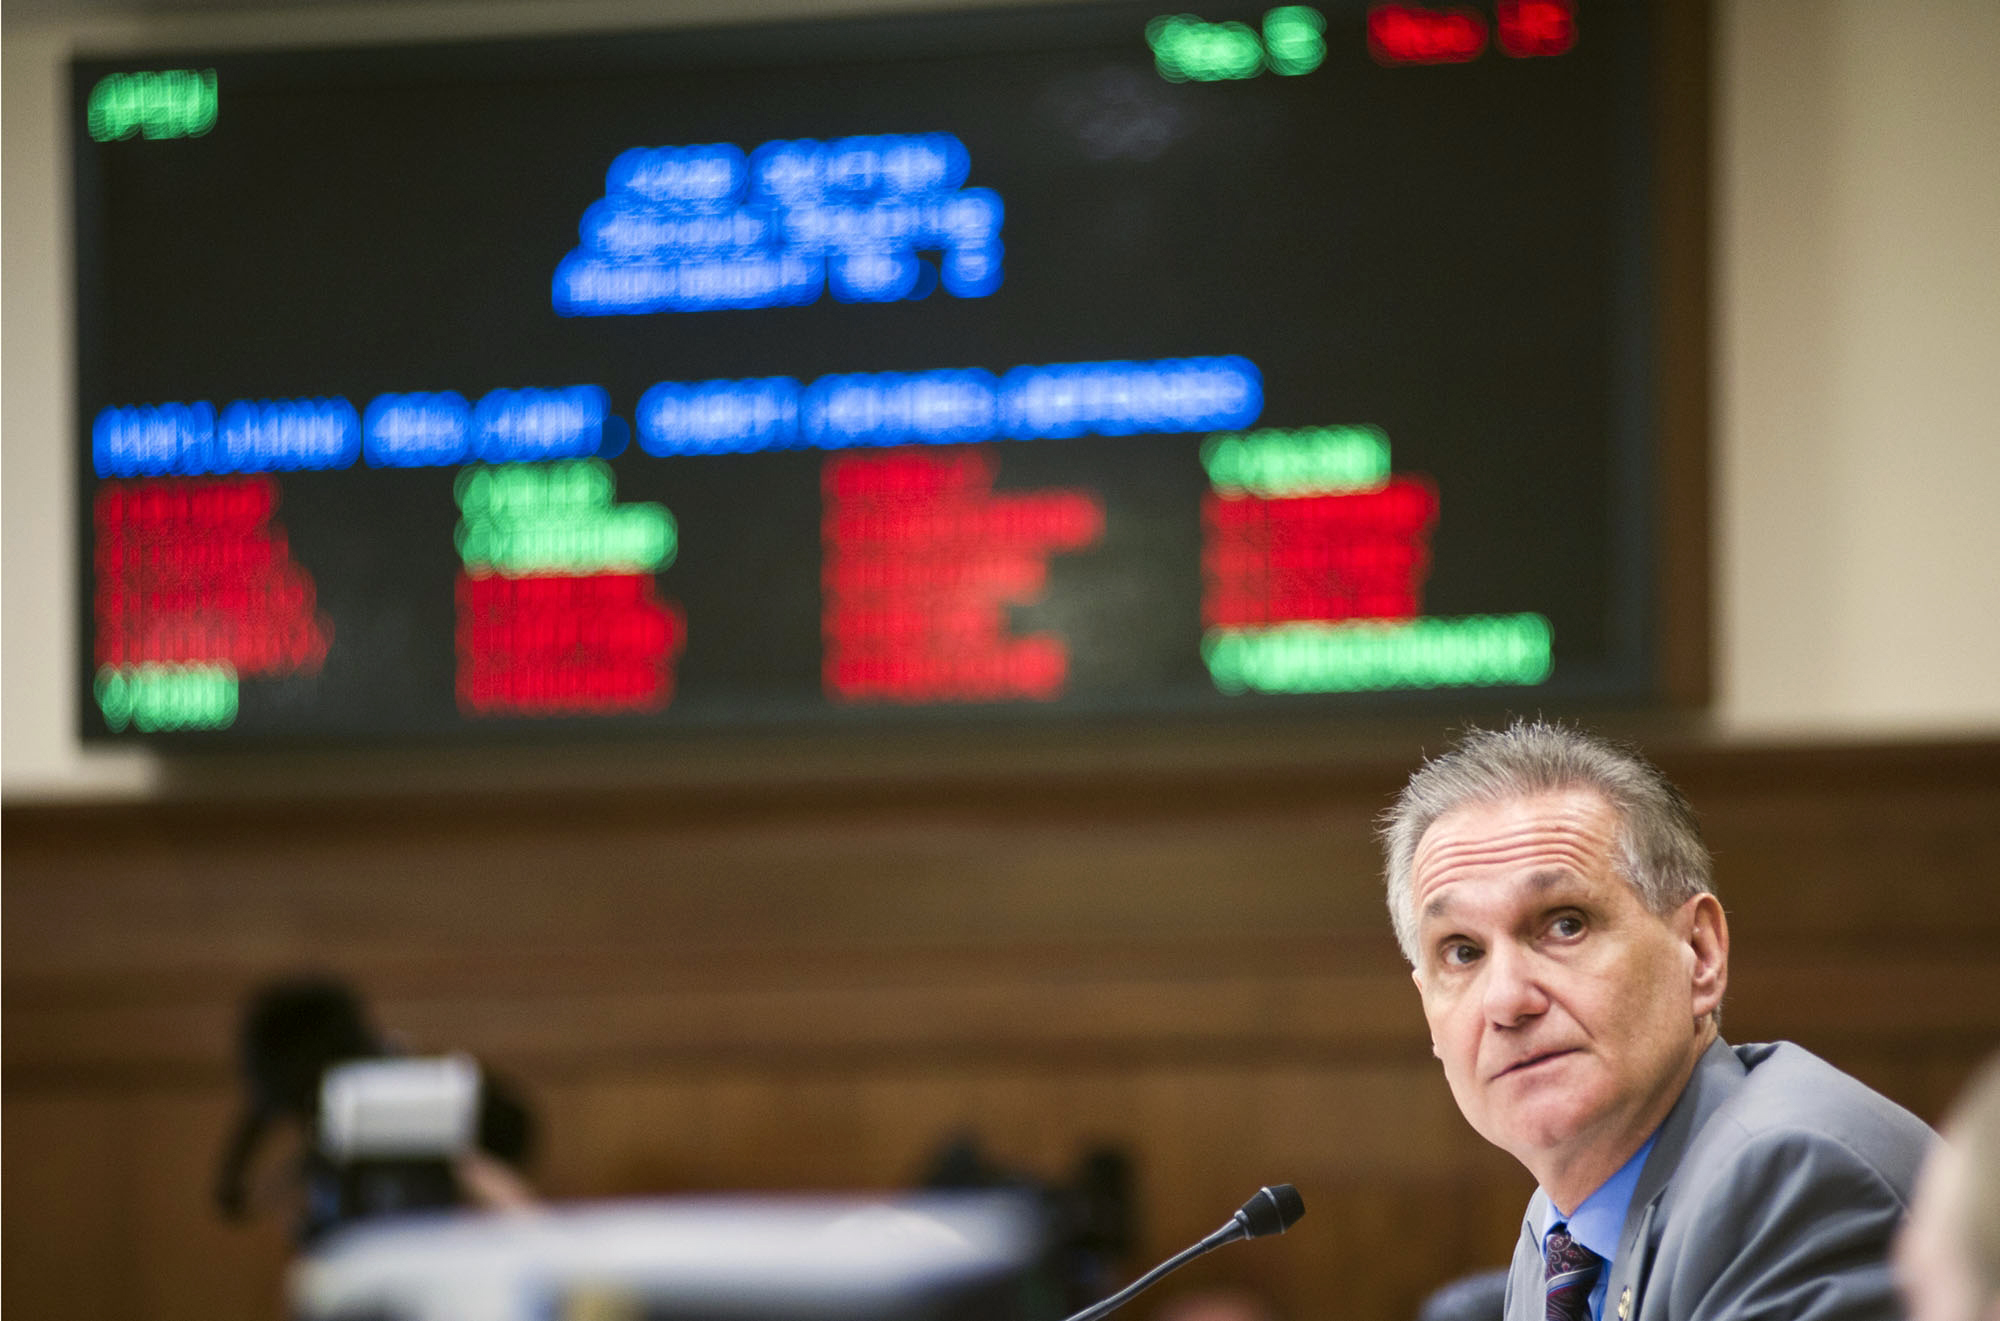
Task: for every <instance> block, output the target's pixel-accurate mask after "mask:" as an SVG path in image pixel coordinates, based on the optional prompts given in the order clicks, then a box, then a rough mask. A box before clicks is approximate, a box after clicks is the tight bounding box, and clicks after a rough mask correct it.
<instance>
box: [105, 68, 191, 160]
mask: <svg viewBox="0 0 2000 1321" xmlns="http://www.w3.org/2000/svg"><path fill="white" fill-rule="evenodd" d="M218 104H219V103H218V101H217V99H216V95H215V70H213V69H161V70H158V71H157V72H150V73H114V74H109V75H107V76H105V77H103V78H100V79H98V81H97V86H95V87H93V88H91V89H90V103H89V106H88V108H87V110H86V112H85V114H86V118H87V119H88V121H89V123H88V127H89V129H90V137H91V141H93V142H116V141H118V140H120V139H122V138H129V137H133V136H135V135H136V136H144V137H148V138H198V137H200V136H201V135H202V134H204V133H206V132H208V131H209V130H210V129H212V128H214V127H215V116H216V111H217V108H218Z"/></svg>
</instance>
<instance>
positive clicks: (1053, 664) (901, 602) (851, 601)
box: [821, 448, 1104, 702]
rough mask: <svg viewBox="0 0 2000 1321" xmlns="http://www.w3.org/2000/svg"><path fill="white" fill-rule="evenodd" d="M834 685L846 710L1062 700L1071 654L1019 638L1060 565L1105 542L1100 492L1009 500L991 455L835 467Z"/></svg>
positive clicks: (869, 460) (1051, 640)
mask: <svg viewBox="0 0 2000 1321" xmlns="http://www.w3.org/2000/svg"><path fill="white" fill-rule="evenodd" d="M822 472H823V477H822V486H823V490H824V495H825V521H824V524H823V531H824V549H825V559H824V568H823V573H822V580H821V583H822V598H823V600H824V602H825V618H824V620H823V633H824V637H825V643H826V651H825V674H824V681H825V688H826V692H827V694H828V695H829V696H830V697H832V698H834V699H835V700H837V701H847V702H859V701H899V702H992V701H1004V700H1017V699H1024V698H1025V699H1030V700H1036V701H1049V700H1052V699H1054V698H1055V697H1057V696H1060V695H1061V693H1062V690H1063V687H1064V685H1065V684H1066V683H1067V681H1068V677H1069V652H1068V648H1067V647H1066V646H1065V645H1064V644H1063V642H1062V641H1061V640H1060V639H1059V638H1056V637H1054V636H1052V635H1048V634H1031V635H1028V636H1015V635H1013V634H1012V633H1010V631H1009V628H1008V618H1007V612H1008V608H1009V607H1010V606H1019V605H1027V604H1030V603H1032V602H1034V601H1035V600H1037V599H1039V598H1040V596H1041V595H1042V592H1043V590H1044V589H1045V587H1046V584H1047V580H1048V561H1049V558H1050V556H1052V555H1054V554H1057V553H1060V552H1065V551H1076V550H1081V549H1083V548H1085V547H1087V546H1092V545H1095V544H1096V543H1097V542H1099V541H1101V540H1102V539H1103V536H1104V505H1103V501H1102V500H1101V499H1099V498H1098V496H1097V495H1095V494H1094V493H1092V492H1087V491H1079V490H1043V491H1008V492H997V493H996V492H995V491H994V490H993V489H992V488H993V479H994V475H995V463H994V461H993V460H992V459H991V458H990V457H988V456H987V455H986V454H985V453H983V452H982V451H979V450H976V449H971V448H965V449H955V450H954V449H924V450H904V451H890V452H887V453H883V454H878V455H843V456H840V457H837V458H831V459H829V460H827V463H826V466H825V468H824V469H823V470H822Z"/></svg>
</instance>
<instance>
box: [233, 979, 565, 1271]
mask: <svg viewBox="0 0 2000 1321" xmlns="http://www.w3.org/2000/svg"><path fill="white" fill-rule="evenodd" d="M238 1062H239V1065H240V1067H241V1070H242V1078H243V1084H244V1089H245V1104H244V1109H243V1115H242V1117H241V1119H239V1120H238V1122H237V1126H236V1130H235V1132H234V1134H233V1135H232V1136H231V1138H230V1141H229V1144H228V1146H227V1147H226V1148H225V1149H224V1151H223V1155H222V1161H221V1166H220V1168H219V1169H218V1171H217V1176H216V1185H215V1198H216V1205H217V1207H218V1208H219V1209H220V1210H221V1212H222V1214H223V1215H224V1216H225V1217H228V1218H230V1219H240V1218H243V1217H244V1216H246V1215H247V1214H248V1213H249V1211H250V1210H251V1201H252V1199H251V1197H250V1178H249V1172H250V1169H251V1166H252V1163H253V1161H254V1158H255V1156H256V1154H257V1151H258V1149H259V1148H260V1147H261V1146H262V1144H263V1142H264V1140H265V1139H266V1137H267V1136H268V1135H269V1134H270V1133H271V1132H272V1131H273V1130H277V1129H284V1128H290V1129H292V1130H294V1132H295V1133H296V1135H297V1139H298V1142H299V1152H298V1155H297V1158H296V1161H295V1166H294V1169H293V1170H292V1171H291V1173H290V1175H289V1176H288V1181H289V1182H290V1183H291V1184H292V1185H293V1186H294V1187H295V1188H296V1191H297V1192H298V1193H299V1194H300V1209H299V1213H298V1221H297V1224H296V1227H295V1231H294V1233H295V1238H296V1239H297V1242H298V1244H299V1245H300V1246H301V1247H304V1246H307V1245H309V1244H311V1243H313V1242H314V1241H316V1240H317V1239H319V1238H320V1237H321V1236H322V1235H324V1234H325V1233H326V1232H327V1231H328V1230H331V1229H333V1228H335V1227H336V1226H339V1225H342V1224H345V1223H348V1222H350V1221H354V1220H360V1219H367V1218H372V1217H376V1216H382V1215H391V1214H398V1213H404V1212H410V1211H425V1210H438V1209H443V1208H447V1207H455V1206H461V1205H464V1204H466V1202H467V1201H468V1190H467V1188H466V1187H465V1185H464V1180H463V1178H462V1175H461V1168H462V1161H463V1158H464V1157H466V1156H467V1155H469V1154H471V1153H473V1152H475V1151H478V1152H483V1153H485V1154H486V1155H489V1156H492V1157H494V1158H496V1159H497V1160H499V1161H501V1162H504V1163H505V1164H507V1165H511V1166H515V1167H519V1166H521V1165H523V1164H524V1163H525V1162H526V1160H527V1157H528V1154H529V1149H530V1146H531V1143H532V1137H533V1123H532V1120H531V1118H530V1115H529V1113H528V1110H527V1107H526V1106H525V1105H523V1104H522V1102H521V1101H520V1100H519V1099H517V1098H516V1097H515V1096H514V1095H513V1094H512V1093H511V1091H509V1090H508V1089H507V1088H506V1087H505V1086H504V1085H502V1084H499V1083H497V1082H496V1081H495V1080H494V1079H493V1078H492V1077H491V1076H490V1075H487V1074H485V1072H484V1071H483V1070H482V1069H481V1068H480V1066H479V1065H478V1063H477V1062H476V1061H474V1060H473V1059H472V1058H471V1057H470V1056H466V1055H447V1056H436V1057H418V1056H405V1055H401V1054H399V1053H397V1052H396V1051H395V1050H393V1049H392V1048H391V1047H390V1046H389V1044H388V1043H387V1042H386V1041H385V1040H384V1039H383V1038H382V1037H381V1036H380V1034H378V1033H377V1032H376V1031H375V1030H374V1028H373V1027H372V1026H371V1025H370V1024H369V1022H368V1018H367V1014H366V1012H365V1010H364V1009H363V1007H362V1004H361V1000H360V997H359V996H357V995H356V994H355V993H354V991H353V990H352V989H351V988H350V987H348V986H347V985H346V984H345V983H344V982H341V981H338V980H336V979H332V978H322V977H310V978H297V979H291V980H286V981H282V982H277V983H274V984H272V985H270V986H267V987H265V988H263V989H262V990H260V991H258V992H257V993H256V994H255V995H254V996H252V997H251V1000H250V1002H249V1005H248V1007H247V1008H246V1010H245V1013H244V1016H243V1022H242V1026H241V1031H240V1034H239V1038H238Z"/></svg>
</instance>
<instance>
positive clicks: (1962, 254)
mask: <svg viewBox="0 0 2000 1321" xmlns="http://www.w3.org/2000/svg"><path fill="white" fill-rule="evenodd" d="M1718 18H1719V21H1718V24H1717V27H1718V32H1717V36H1718V58H1717V70H1716V72H1717V79H1716V81H1717V90H1718V92H1719V94H1720V100H1719V103H1718V106H1717V110H1718V116H1717V124H1718V129H1719V135H1718V143H1717V148H1718V149H1717V154H1716V185H1717V188H1716V200H1717V213H1716V216H1717V225H1716V230H1715V235H1716V254H1717V257H1718V268H1717V277H1718V278H1717V282H1716V294H1717V298H1716V309H1715V310H1716V329H1717V339H1716V345H1717V357H1716V371H1717V375H1716V387H1717V389H1716V401H1717V417H1716V430H1715V440H1716V460H1717V462H1716V481H1717V507H1716V514H1717V518H1716V527H1717V529H1718V533H1719V536H1718V545H1717V548H1716V550H1717V560H1716V567H1717V575H1716V592H1717V606H1718V617H1717V618H1718V633H1719V636H1718V642H1719V649H1718V659H1719V664H1718V677H1719V680H1720V688H1719V696H1720V699H1721V700H1720V702H1719V703H1718V706H1717V717H1718V721H1719V723H1720V725H1721V727H1722V728H1723V729H1724V730H1726V731H1730V732H1733V733H1739V734H1744V733H1748V734H1768V733H1780V732H1782V733H1787V734H1806V735H1833V736H1838V735H1843V734H1850V733H1864V734H1877V733H1909V732H1921V733H1963V732H1970V731H1983V732H1985V733H1989V734H1990V733H1993V732H1995V731H1996V730H2000V531H1996V526H1995V524H1996V519H1995V516H1994V511H1993V506H1994V502H1995V501H1996V499H2000V78H1996V77H1995V71H1996V69H2000V4H1995V3H1993V2H1992V0H1921V2H1920V3H1898V4H1882V3H1880V0H1843V2H1841V3H1833V0H1733V2H1731V3H1724V4H1722V5H1721V6H1720V8H1719V13H1718Z"/></svg>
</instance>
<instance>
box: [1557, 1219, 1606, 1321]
mask: <svg viewBox="0 0 2000 1321" xmlns="http://www.w3.org/2000/svg"><path fill="white" fill-rule="evenodd" d="M1542 1256H1543V1260H1544V1262H1545V1267H1544V1270H1543V1273H1542V1291H1543V1293H1544V1294H1545V1295H1546V1296H1547V1299H1548V1302H1547V1308H1548V1313H1547V1316H1548V1321H1590V1290H1591V1288H1592V1286H1594V1285H1595V1284H1596V1283H1597V1273H1598V1272H1599V1271H1601V1270H1603V1269H1604V1258H1602V1257H1600V1256H1598V1255H1597V1254H1596V1253H1595V1252H1592V1251H1591V1250H1590V1249H1589V1248H1586V1247H1585V1246H1583V1244H1581V1243H1579V1242H1577V1241H1576V1240H1575V1239H1573V1238H1571V1237H1570V1236H1569V1226H1567V1225H1557V1226H1556V1227H1555V1228H1554V1229H1551V1230H1550V1231H1549V1237H1548V1241H1547V1243H1546V1244H1545V1246H1544V1251H1543V1254H1542Z"/></svg>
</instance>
